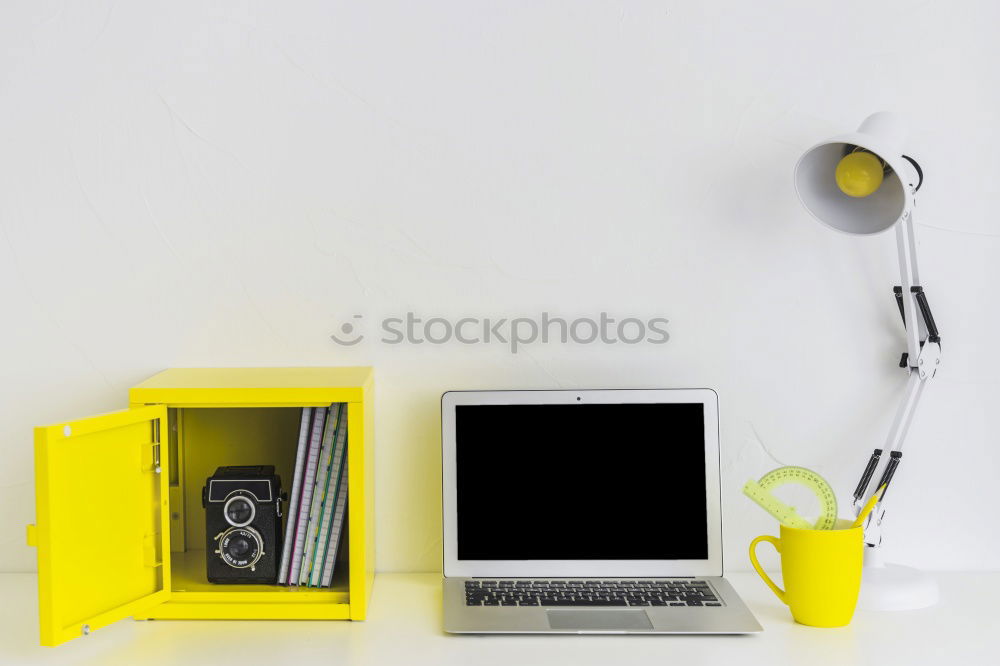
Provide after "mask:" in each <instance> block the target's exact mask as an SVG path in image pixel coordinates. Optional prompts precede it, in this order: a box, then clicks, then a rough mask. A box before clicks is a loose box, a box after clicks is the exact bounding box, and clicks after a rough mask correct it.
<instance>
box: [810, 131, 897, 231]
mask: <svg viewBox="0 0 1000 666" xmlns="http://www.w3.org/2000/svg"><path fill="white" fill-rule="evenodd" d="M906 134H907V128H906V124H905V123H904V122H903V120H902V118H901V117H900V116H898V115H896V114H894V113H887V112H880V113H876V114H873V115H871V116H868V118H866V119H865V121H864V122H863V123H861V126H860V127H858V131H856V132H853V133H850V134H842V135H840V136H835V137H833V138H832V139H829V140H827V141H823V142H822V143H818V144H816V145H815V146H813V147H812V148H810V149H809V150H807V151H806V153H805V154H804V155H803V156H802V157H801V158H800V159H799V161H798V163H797V164H796V165H795V192H796V194H798V197H799V201H801V202H802V205H803V206H805V207H806V210H808V211H809V212H810V213H811V214H812V216H813V217H815V218H816V219H817V220H819V221H820V222H822V223H823V224H825V225H826V226H828V227H831V228H833V229H836V230H838V231H843V232H845V233H849V234H861V235H868V234H877V233H879V232H882V231H885V230H886V229H889V228H891V227H893V226H894V225H895V224H896V223H897V222H899V220H901V219H902V218H903V215H904V213H906V212H907V211H909V210H910V209H911V207H912V206H913V192H914V188H913V182H912V181H913V179H914V175H915V174H916V172H915V171H914V169H913V167H912V166H911V165H910V163H909V161H908V160H907V158H904V157H903V142H904V141H905V140H906ZM858 148H860V149H863V150H865V151H868V152H870V153H874V154H875V155H876V156H877V157H878V158H879V159H881V160H882V161H883V162H885V164H886V166H887V167H888V169H887V172H886V174H885V177H884V178H883V180H882V184H881V186H879V187H878V189H877V190H875V192H873V193H872V194H869V195H868V196H866V197H853V196H849V195H847V194H845V193H844V192H843V191H842V190H841V189H840V187H839V186H838V185H837V181H836V178H835V173H836V170H837V165H838V164H839V163H840V160H841V159H843V158H844V156H845V155H847V154H848V153H850V152H851V151H853V150H855V149H858Z"/></svg>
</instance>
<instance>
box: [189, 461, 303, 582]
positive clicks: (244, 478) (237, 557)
mask: <svg viewBox="0 0 1000 666" xmlns="http://www.w3.org/2000/svg"><path fill="white" fill-rule="evenodd" d="M283 499H284V498H283V497H282V495H281V479H280V478H279V477H278V475H276V474H275V473H274V466H273V465H247V466H235V467H219V468H218V469H216V470H215V474H213V475H212V476H211V477H209V479H208V481H207V482H206V483H205V487H204V488H203V489H202V491H201V503H202V505H203V506H204V507H205V538H206V546H205V554H206V559H207V560H208V580H209V582H210V583H275V582H276V581H277V578H278V558H279V557H280V554H281V536H282V535H281V502H282V500H283Z"/></svg>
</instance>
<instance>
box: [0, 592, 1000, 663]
mask: <svg viewBox="0 0 1000 666" xmlns="http://www.w3.org/2000/svg"><path fill="white" fill-rule="evenodd" d="M729 579H730V581H731V582H732V583H733V586H734V587H735V588H736V589H737V591H738V592H739V593H740V594H741V595H742V596H743V598H744V599H745V600H746V602H747V603H748V604H749V606H750V608H751V609H752V610H753V612H754V614H755V615H756V616H757V618H758V619H759V620H760V623H761V624H762V625H764V632H763V633H762V634H758V635H754V636H450V635H447V634H444V633H443V632H442V631H441V584H440V577H439V576H438V575H437V574H379V575H378V576H377V577H376V579H375V592H374V599H373V603H372V607H371V612H370V615H369V619H368V620H367V621H365V622H357V623H352V622H288V621H285V622H261V621H257V622H245V621H239V622H237V621H198V622H192V621H150V622H134V621H132V620H125V621H122V622H119V623H117V624H115V625H112V626H110V627H106V628H104V629H100V630H98V631H95V632H94V633H93V634H91V635H90V636H87V637H81V638H78V639H76V640H74V641H71V642H70V643H67V644H65V645H63V646H61V647H58V648H41V647H38V626H37V610H38V606H37V601H36V589H35V576H34V575H32V574H0V599H2V604H0V664H4V665H6V664H18V665H20V664H95V665H97V664H100V665H101V666H112V665H114V664H128V665H130V666H131V665H133V664H143V665H144V666H146V665H153V664H225V665H230V664H232V665H234V666H250V665H256V664H267V665H268V666H298V665H300V664H302V665H308V664H328V665H331V666H339V665H342V664H406V665H407V666H417V665H419V664H434V665H435V666H448V665H450V664H456V665H462V666H465V665H475V666H480V665H483V666H488V665H491V664H497V665H500V664H514V665H516V666H525V665H526V664H557V665H559V664H565V665H572V666H580V665H584V664H613V665H614V666H621V665H622V664H683V665H684V666H692V665H696V664H737V665H739V666H752V665H754V664H768V665H775V664H806V665H808V666H823V665H825V664H836V666H845V665H847V664H872V665H873V666H874V665H877V666H896V665H898V664H905V665H907V666H913V665H916V664H948V663H964V664H1000V573H948V574H939V575H938V580H939V582H940V584H941V593H942V600H941V603H940V604H938V606H936V607H934V608H931V609H926V610H921V611H908V612H897V613H860V612H859V613H858V614H856V615H855V617H854V621H853V623H852V624H851V626H849V627H845V628H842V629H813V628H809V627H804V626H800V625H797V624H794V623H793V622H792V620H791V618H790V616H789V614H788V611H787V610H786V609H785V608H784V607H783V606H782V605H781V604H780V603H779V602H778V600H777V599H776V598H775V597H774V596H773V595H772V594H771V592H770V591H769V590H767V589H766V588H765V587H764V584H763V583H762V582H761V581H760V580H759V579H757V577H756V576H755V575H754V574H752V573H749V574H748V573H739V574H733V575H731V576H729Z"/></svg>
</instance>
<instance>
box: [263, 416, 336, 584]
mask: <svg viewBox="0 0 1000 666" xmlns="http://www.w3.org/2000/svg"><path fill="white" fill-rule="evenodd" d="M346 510H347V405H346V404H343V403H337V404H334V405H330V406H329V407H326V408H324V407H305V408H303V409H302V423H301V425H300V427H299V445H298V450H297V452H296V454H295V476H294V478H293V480H292V494H291V497H290V498H289V505H288V513H287V515H286V516H285V521H286V523H285V541H284V545H283V547H282V551H281V562H280V564H279V567H278V583H279V584H280V585H301V586H308V587H330V583H331V582H332V580H333V570H334V566H335V564H336V562H337V545H338V543H339V541H340V533H341V531H342V528H343V526H344V514H345V512H346Z"/></svg>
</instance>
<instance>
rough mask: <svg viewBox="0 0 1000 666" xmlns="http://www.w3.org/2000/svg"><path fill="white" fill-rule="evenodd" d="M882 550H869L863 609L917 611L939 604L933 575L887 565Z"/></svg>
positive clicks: (867, 552)
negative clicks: (883, 559)
mask: <svg viewBox="0 0 1000 666" xmlns="http://www.w3.org/2000/svg"><path fill="white" fill-rule="evenodd" d="M879 551H880V549H879V548H871V547H866V548H865V568H864V572H863V573H862V576H861V594H860V596H859V597H858V608H859V609H861V610H880V611H898V610H916V609H918V608H927V607H929V606H933V605H934V604H936V603H937V602H938V598H939V592H938V584H937V581H936V580H935V579H934V578H933V577H932V576H930V575H929V574H926V573H924V572H923V571H920V570H919V569H914V568H913V567H905V566H902V565H900V564H886V563H885V562H884V561H882V555H881V553H880V552H879Z"/></svg>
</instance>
